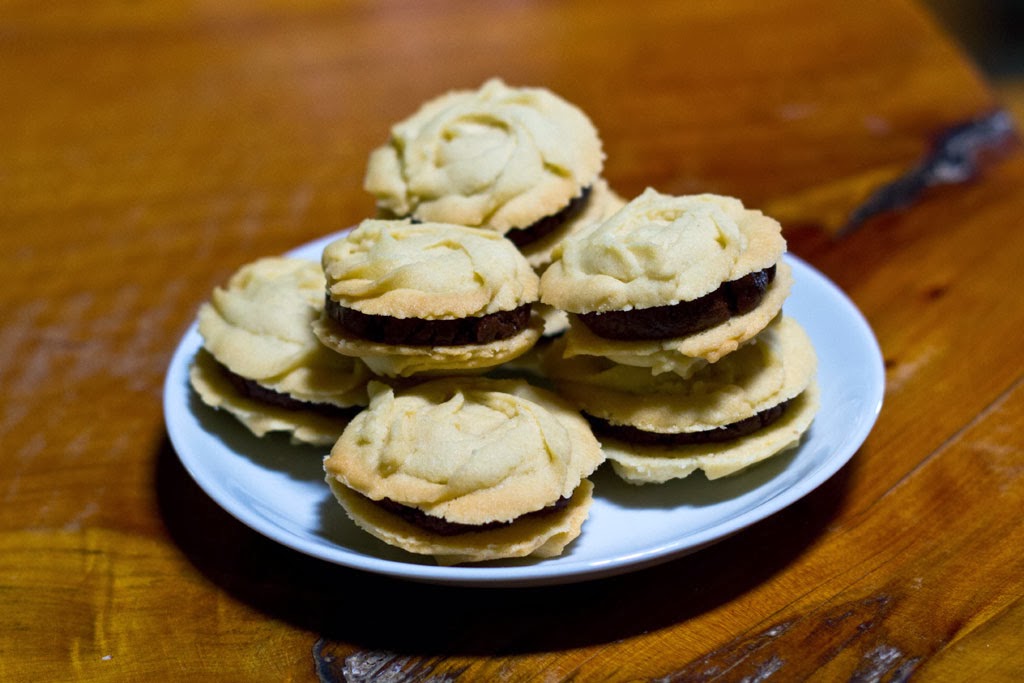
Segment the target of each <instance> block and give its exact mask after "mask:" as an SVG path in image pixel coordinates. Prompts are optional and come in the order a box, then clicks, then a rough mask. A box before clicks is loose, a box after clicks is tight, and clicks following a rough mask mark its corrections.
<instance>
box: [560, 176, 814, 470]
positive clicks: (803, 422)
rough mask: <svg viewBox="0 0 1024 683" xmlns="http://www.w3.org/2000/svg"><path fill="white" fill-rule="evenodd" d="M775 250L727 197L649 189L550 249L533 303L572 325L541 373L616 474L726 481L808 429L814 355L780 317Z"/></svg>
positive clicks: (780, 264)
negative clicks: (581, 420) (570, 405)
mask: <svg viewBox="0 0 1024 683" xmlns="http://www.w3.org/2000/svg"><path fill="white" fill-rule="evenodd" d="M785 248H786V244H785V240H784V239H783V238H782V230H781V226H780V225H779V224H778V222H776V221H774V220H772V219H771V218H768V217H767V216H764V215H763V214H762V213H760V212H758V211H753V210H750V209H747V208H745V207H744V206H743V204H742V203H741V202H740V201H739V200H737V199H733V198H729V197H721V196H716V195H697V196H685V197H673V196H668V195H663V194H660V193H658V192H656V191H654V190H651V189H648V190H647V191H645V192H644V193H643V194H642V195H640V196H639V197H637V198H636V199H634V200H633V201H631V202H629V203H628V204H627V205H626V206H625V207H624V208H623V209H622V210H621V211H619V212H618V213H616V214H615V215H614V216H612V217H611V218H610V219H608V220H607V221H605V222H603V223H602V224H601V225H599V226H597V227H596V228H595V229H593V230H591V231H589V232H587V233H585V234H581V235H578V236H575V237H570V238H568V239H566V241H565V242H563V243H562V244H561V245H560V246H559V248H558V249H557V250H556V252H555V260H554V263H553V264H552V265H551V267H550V268H548V269H547V270H546V271H545V272H544V275H543V278H542V280H541V299H542V301H544V302H545V303H548V304H550V305H552V306H554V307H556V308H559V309H562V310H565V311H568V312H569V313H570V325H569V329H568V331H567V332H566V334H565V337H564V339H563V340H562V341H561V342H560V343H559V344H558V345H557V346H556V347H555V348H554V349H552V351H551V352H550V353H549V354H548V357H547V359H546V363H545V370H546V372H547V374H548V375H549V376H550V377H551V378H552V379H553V380H554V382H555V384H556V386H557V387H558V389H559V391H560V392H561V393H562V394H563V395H566V396H568V397H570V398H571V399H572V400H574V401H575V402H576V403H577V404H578V405H579V406H580V408H581V409H582V410H583V411H584V413H585V414H586V415H587V416H588V418H589V419H590V421H591V424H592V425H593V427H594V430H595V431H596V432H597V433H598V435H599V436H600V437H601V438H602V441H603V444H604V450H605V454H606V455H607V457H608V459H609V460H611V461H612V465H613V467H614V469H615V471H616V472H617V473H618V474H619V475H620V476H621V477H622V478H623V479H625V480H626V481H629V482H631V483H634V484H644V483H653V482H664V481H667V480H669V479H677V478H681V477H685V476H687V475H689V474H690V473H692V472H693V471H694V470H696V469H702V470H704V472H705V474H706V475H707V476H708V478H709V479H714V478H717V477H721V476H725V475H727V474H732V473H734V472H737V471H739V470H741V469H744V468H746V467H749V466H750V465H752V464H753V463H755V462H758V461H760V460H763V459H764V458H767V457H769V456H771V455H774V454H776V453H778V452H780V451H782V450H785V449H786V448H788V447H790V446H793V445H795V444H796V443H797V442H798V441H799V439H800V437H801V435H802V434H803V433H804V432H805V431H806V430H807V428H808V427H809V426H810V422H811V420H812V419H813V416H814V413H815V411H816V410H817V392H816V387H815V385H814V375H815V369H816V356H815V353H814V349H813V347H812V346H811V344H810V341H809V339H808V338H807V335H806V334H805V333H804V331H803V329H801V328H800V326H799V325H798V324H797V323H796V322H795V321H794V320H792V319H789V318H786V317H785V316H784V315H783V314H782V313H781V311H782V305H783V302H784V301H785V299H786V297H787V295H788V293H789V290H790V287H791V284H792V275H791V273H790V269H789V266H788V265H787V264H786V263H785V262H784V261H783V260H782V255H783V253H784V252H785Z"/></svg>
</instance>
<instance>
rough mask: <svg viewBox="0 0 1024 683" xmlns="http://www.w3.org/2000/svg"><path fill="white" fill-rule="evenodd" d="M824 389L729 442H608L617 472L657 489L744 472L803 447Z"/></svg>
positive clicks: (805, 393)
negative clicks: (696, 476)
mask: <svg viewBox="0 0 1024 683" xmlns="http://www.w3.org/2000/svg"><path fill="white" fill-rule="evenodd" d="M818 402H819V398H818V385H817V383H816V382H812V383H811V385H810V386H808V387H807V389H805V390H804V391H803V393H801V394H800V395H799V396H797V397H796V398H795V399H793V401H792V403H790V404H789V406H788V407H787V408H786V412H785V413H783V415H782V417H781V418H780V419H779V420H777V421H775V422H773V423H771V424H770V425H768V426H767V427H764V428H762V429H760V430H758V431H756V432H754V433H753V434H749V435H747V436H744V437H741V438H739V439H737V440H735V441H733V442H728V443H708V444H694V445H687V446H676V447H661V446H642V445H637V444H629V443H626V442H624V441H619V440H612V439H606V440H603V441H602V445H603V447H604V450H605V454H606V455H607V457H608V460H609V461H610V462H611V464H612V469H613V470H614V471H615V473H616V474H617V475H618V476H619V477H621V478H622V479H623V480H625V481H627V482H629V483H630V484H657V483H664V482H666V481H669V480H671V479H682V478H684V477H687V476H689V475H690V474H692V473H693V472H695V471H696V470H698V469H699V470H703V471H704V474H705V476H707V478H708V479H718V478H720V477H725V476H728V475H732V474H736V473H738V472H741V471H743V470H745V469H747V468H748V467H750V466H751V465H754V464H757V463H759V462H761V461H763V460H765V459H767V458H770V457H772V456H773V455H777V454H779V453H783V452H785V451H787V450H789V449H791V448H795V447H797V446H798V445H800V440H801V439H802V438H803V435H804V434H805V433H806V432H807V430H808V429H810V426H811V423H812V422H813V421H814V416H815V414H816V413H817V411H818Z"/></svg>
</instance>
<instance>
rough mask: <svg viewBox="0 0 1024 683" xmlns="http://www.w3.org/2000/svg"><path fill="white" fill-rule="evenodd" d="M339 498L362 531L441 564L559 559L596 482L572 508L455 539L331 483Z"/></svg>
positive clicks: (575, 497)
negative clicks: (412, 522) (518, 559)
mask: <svg viewBox="0 0 1024 683" xmlns="http://www.w3.org/2000/svg"><path fill="white" fill-rule="evenodd" d="M327 483H328V485H329V486H330V488H331V491H332V493H334V496H335V498H336V499H337V500H338V502H339V503H341V506H342V507H343V508H344V509H345V512H346V513H347V514H348V516H349V518H351V519H352V521H353V522H355V523H356V525H357V526H359V527H360V528H361V529H363V530H364V531H366V532H367V533H369V534H371V535H372V536H374V537H376V538H378V539H380V540H381V541H384V542H385V543H387V544H388V545H391V546H396V547H398V548H402V549H404V550H406V551H408V552H411V553H416V554H417V555H431V556H433V558H434V560H435V561H436V562H437V563H438V564H440V565H445V566H448V565H455V564H465V563H470V562H486V561H488V560H502V559H509V558H516V557H537V558H546V557H557V556H558V555H561V554H562V552H563V551H564V550H565V547H566V546H567V545H569V543H571V542H572V541H574V540H575V539H576V538H577V537H578V536H579V535H580V532H581V530H582V528H583V523H584V522H585V521H586V520H587V516H588V514H589V513H590V505H591V503H592V502H593V495H592V491H593V488H594V486H593V484H591V483H590V482H589V481H587V480H584V481H582V482H580V485H579V486H577V487H576V490H575V491H574V492H573V494H572V497H571V498H570V499H569V504H568V505H567V506H566V507H564V508H563V509H561V510H558V511H557V512H553V513H550V514H547V515H544V516H543V517H539V518H525V519H522V520H520V521H518V522H515V523H514V524H510V525H508V526H503V527H500V528H497V529H489V530H487V531H479V532H474V533H468V534H459V535H455V536H444V535H441V534H435V533H431V532H429V531H425V530H423V529H421V528H419V527H417V526H415V525H413V524H410V523H409V522H406V521H405V520H403V519H402V518H401V517H399V516H398V515H394V514H391V513H390V512H388V511H386V510H384V509H382V508H381V507H380V506H379V505H377V504H376V503H374V502H373V501H371V500H370V499H368V498H366V497H365V496H362V495H360V494H358V493H356V492H355V491H353V490H352V489H349V488H346V487H345V486H344V485H342V484H340V483H339V482H338V481H337V480H335V479H328V482H327Z"/></svg>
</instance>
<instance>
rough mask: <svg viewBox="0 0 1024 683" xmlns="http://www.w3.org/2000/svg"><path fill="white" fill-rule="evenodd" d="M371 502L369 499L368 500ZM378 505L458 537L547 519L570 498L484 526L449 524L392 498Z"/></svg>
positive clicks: (434, 531)
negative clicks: (532, 520)
mask: <svg viewBox="0 0 1024 683" xmlns="http://www.w3.org/2000/svg"><path fill="white" fill-rule="evenodd" d="M367 500H369V499H367ZM371 502H373V503H374V504H376V505H379V506H380V507H382V508H384V509H385V510H387V511H388V512H390V513H391V514H393V515H397V516H399V517H401V518H402V519H404V520H405V521H406V522H408V523H409V524H412V525H414V526H417V527H419V528H421V529H424V530H426V531H429V532H431V533H434V534H438V535H440V536H456V535H458V534H465V533H469V532H472V531H490V530H492V529H500V528H502V527H506V526H509V525H510V524H514V523H516V522H518V521H519V520H521V519H531V518H537V517H545V516H547V515H550V514H554V513H555V512H558V511H559V510H562V509H563V508H565V506H566V505H568V504H569V499H568V498H559V499H558V500H556V501H555V502H554V503H553V504H551V505H548V506H547V507H545V508H541V509H540V510H535V511H533V512H527V513H526V514H525V515H520V516H519V517H516V518H515V519H513V520H512V521H511V522H486V523H484V524H462V523H461V522H449V521H448V520H446V519H443V518H441V517H434V516H433V515H428V514H427V513H426V512H424V511H423V510H420V509H419V508H414V507H410V506H408V505H402V504H401V503H396V502H395V501H393V500H391V499H390V498H382V499H381V500H374V501H371Z"/></svg>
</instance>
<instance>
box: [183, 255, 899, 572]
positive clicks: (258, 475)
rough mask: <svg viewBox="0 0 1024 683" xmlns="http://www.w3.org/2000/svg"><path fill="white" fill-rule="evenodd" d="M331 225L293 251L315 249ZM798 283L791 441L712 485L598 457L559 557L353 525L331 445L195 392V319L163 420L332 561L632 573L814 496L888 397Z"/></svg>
mask: <svg viewBox="0 0 1024 683" xmlns="http://www.w3.org/2000/svg"><path fill="white" fill-rule="evenodd" d="M334 237H336V236H335V235H332V236H327V237H324V238H323V239H320V240H317V241H315V242H311V243H309V244H306V245H304V246H302V247H299V248H298V249H296V250H295V251H293V252H291V253H292V254H293V255H298V256H305V257H308V258H313V259H318V258H319V255H320V252H321V250H322V249H323V246H324V245H325V244H326V243H327V242H328V241H330V240H331V239H333V238H334ZM786 260H787V261H788V262H789V264H790V265H791V266H792V267H793V275H794V277H795V280H796V283H795V285H794V287H793V291H792V294H791V295H790V297H789V299H788V300H787V301H786V305H785V311H786V313H787V314H788V315H790V316H792V317H793V318H795V319H796V320H797V321H798V322H799V323H800V324H801V325H803V327H804V328H805V329H806V330H807V332H808V334H809V335H810V337H811V340H812V342H813V343H814V345H815V348H816V350H817V352H818V356H819V373H818V380H819V384H820V385H821V410H820V412H819V414H818V416H817V418H816V419H815V422H814V424H813V425H812V427H811V430H810V432H809V433H808V434H807V436H806V437H805V439H804V442H803V443H802V444H801V445H800V447H799V448H797V449H794V450H792V451H790V452H788V453H786V454H782V455H780V456H777V457H775V458H772V459H769V460H767V461H765V462H763V463H761V464H759V465H757V466H755V467H753V468H751V469H750V470H747V471H746V472H744V473H742V474H739V475H736V476H734V477H730V478H727V479H724V480H718V481H714V482H709V481H708V480H707V479H705V478H704V476H703V475H702V474H700V473H698V474H694V475H692V476H690V477H689V478H687V479H683V480H680V481H676V482H671V483H668V484H662V485H648V486H640V487H636V486H630V485H627V484H624V483H622V482H620V481H619V480H618V479H617V478H616V477H615V475H614V474H612V473H610V472H609V471H608V468H607V466H606V467H603V468H602V469H601V470H600V471H599V472H598V473H597V475H596V476H595V478H594V483H595V499H594V505H593V507H592V510H591V515H590V518H589V520H588V521H587V523H586V524H585V525H584V527H583V533H582V535H581V536H580V537H579V538H578V539H576V541H574V542H573V543H572V544H571V545H570V546H569V547H568V548H567V549H566V552H565V554H564V555H562V556H561V557H557V558H552V559H547V560H514V561H508V562H501V563H488V564H487V565H477V566H473V565H470V566H458V567H440V566H437V565H436V564H434V563H433V561H432V560H430V559H429V558H420V557H418V556H415V555H411V554H408V553H405V552H403V551H400V550H397V549H394V548H391V547H389V546H387V545H385V544H383V543H381V542H379V541H377V540H376V539H374V538H372V537H370V536H369V535H367V534H365V533H364V532H362V531H361V530H359V529H358V528H356V527H355V525H353V524H352V523H351V522H350V521H349V520H348V518H347V517H346V516H345V513H344V511H343V510H342V509H341V507H340V506H339V505H338V504H337V503H336V502H335V501H334V498H333V497H332V496H331V494H330V492H329V491H328V489H327V485H326V484H325V483H324V479H323V469H322V464H321V458H322V457H323V455H324V454H325V453H326V450H327V449H316V448H312V447H304V446H303V447H297V446H292V445H291V444H289V443H288V441H287V439H286V438H284V437H277V436H272V437H269V438H264V439H258V438H256V437H254V436H252V435H251V434H250V433H249V432H248V431H247V430H245V429H244V428H243V427H242V426H241V425H239V424H238V423H236V422H235V421H234V419H233V418H231V417H230V416H228V415H226V414H224V413H222V412H217V411H213V410H211V409H209V408H207V407H206V406H205V405H203V404H202V403H201V402H200V401H199V400H198V399H197V398H196V397H195V396H194V394H193V393H192V392H191V391H190V389H189V385H188V366H189V363H190V362H191V360H192V357H193V355H194V354H195V352H196V351H197V350H198V349H199V347H200V343H201V339H200V337H199V333H198V332H197V330H196V327H195V326H194V325H193V326H192V327H191V328H190V329H189V330H188V332H187V333H186V334H185V336H184V337H183V338H182V340H181V343H180V344H179V346H178V348H177V350H176V352H175V354H174V357H173V359H172V361H171V364H170V367H169V369H168V372H167V380H166V383H165V386H164V412H165V419H166V422H167V431H168V433H169V435H170V438H171V442H172V443H173V445H174V448H175V450H177V452H178V456H179V457H180V458H181V461H182V463H183V464H184V465H185V468H186V469H187V470H188V472H189V474H190V475H191V476H192V477H193V479H195V481H196V483H198V484H199V486H200V487H202V489H203V490H204V491H206V493H207V494H208V495H209V496H210V497H211V498H213V500H214V501H216V502H217V503H218V504H219V505H220V506H221V507H223V508H224V509H225V510H227V511H228V512H229V513H231V514H232V515H234V516H235V517H237V518H238V519H239V520H241V521H242V522H243V523H244V524H246V525H248V526H249V527H251V528H253V529H255V530H256V531H258V532H260V533H262V534H264V535H266V536H268V537H269V538H272V539H274V540H275V541H278V542H279V543H282V544H284V545H286V546H289V547H291V548H294V549H295V550H298V551H301V552H303V553H307V554H309V555H312V556H314V557H318V558H321V559H323V560H326V561H328V562H334V563H337V564H339V565H344V566H346V567H351V568H354V569H360V570H364V571H369V572H375V573H379V574H385V575H390V576H395V577H401V578H405V579H411V580H416V581H425V582H431V583H448V584H459V585H488V586H510V585H531V584H554V583H568V582H573V581H582V580H585V579H592V578H597V577H601V576H609V575H612V574H619V573H623V572H626V571H633V570H636V569H639V568H641V567H645V566H649V565H652V564H655V563H659V562H663V561H665V560H668V559H670V558H673V557H678V556H681V555H684V554H687V553H691V552H694V551H696V550H698V549H700V548H703V547H705V546H707V545H709V544H711V543H714V542H716V541H720V540H722V539H723V538H726V537H727V536H729V535H731V534H734V533H736V532H737V531H740V530H741V529H744V528H745V527H747V526H749V525H751V524H753V523H755V522H758V521H760V520H762V519H764V518H766V517H768V516H769V515H772V514H774V513H775V512H778V511H779V510H781V509H783V508H784V507H786V506H787V505H789V504H791V503H793V502H794V501H796V500H798V499H800V498H801V497H803V496H805V495H806V494H808V493H810V492H811V491H812V490H814V489H815V488H816V487H817V486H819V485H820V484H821V483H822V482H824V481H825V480H827V479H828V478H829V477H830V476H832V474H834V473H835V472H836V471H837V470H839V468H841V467H842V466H843V465H844V464H845V463H846V462H847V461H848V460H849V459H850V458H851V457H852V456H853V454H854V453H855V452H856V451H857V449H858V448H859V447H860V445H861V444H862V443H863V441H864V439H865V438H866V437H867V435H868V432H869V431H870V430H871V427H872V426H873V425H874V422H875V419H876V418H877V416H878V412H879V410H880V409H881V406H882V394H883V390H884V384H885V375H884V370H883V366H882V356H881V353H880V351H879V348H878V343H877V341H876V340H875V337H874V335H873V334H872V332H871V328H870V327H869V326H868V324H867V322H866V321H865V320H864V318H863V316H862V315H861V314H860V312H859V311H858V310H857V308H856V307H855V306H854V305H853V303H852V302H851V301H850V300H849V299H848V298H847V297H846V296H845V295H844V294H843V293H842V292H841V291H840V290H839V289H838V288H837V287H836V286H835V285H834V284H832V282H831V281H829V280H828V279H827V278H825V277H824V276H823V275H822V274H821V273H819V272H818V271H816V270H814V269H813V268H812V267H810V266H809V265H807V264H806V263H805V262H803V261H801V260H800V259H798V258H795V257H793V256H791V255H787V256H786Z"/></svg>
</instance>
